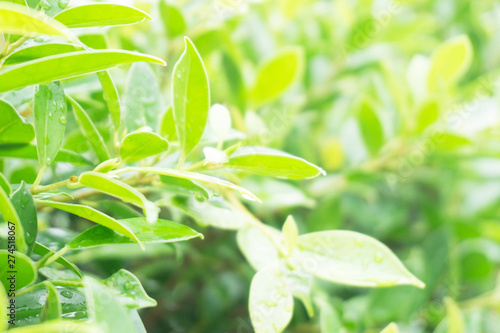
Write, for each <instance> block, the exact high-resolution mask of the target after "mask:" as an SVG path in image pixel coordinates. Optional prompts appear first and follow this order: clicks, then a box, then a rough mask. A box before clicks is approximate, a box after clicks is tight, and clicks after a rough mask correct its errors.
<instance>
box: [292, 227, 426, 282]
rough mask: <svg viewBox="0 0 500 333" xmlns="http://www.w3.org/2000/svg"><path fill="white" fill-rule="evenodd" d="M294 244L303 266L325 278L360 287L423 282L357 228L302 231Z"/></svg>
mask: <svg viewBox="0 0 500 333" xmlns="http://www.w3.org/2000/svg"><path fill="white" fill-rule="evenodd" d="M298 248H299V250H300V251H299V252H298V253H297V255H298V260H299V261H300V264H301V265H302V267H303V269H305V270H306V271H308V272H310V273H311V274H313V275H315V276H317V277H319V278H322V279H325V280H329V281H332V282H336V283H341V284H346V285H352V286H361V287H381V286H393V285H413V286H416V287H419V288H424V286H425V285H424V283H422V282H421V281H420V280H419V279H417V278H416V277H415V276H413V275H412V274H411V273H410V272H409V271H408V270H407V269H406V268H405V267H404V266H403V264H402V263H401V262H400V261H399V259H398V258H397V257H396V256H395V255H394V254H393V253H392V252H391V250H390V249H389V248H388V247H387V246H385V245H384V244H382V243H380V242H379V241H377V240H376V239H374V238H371V237H369V236H366V235H363V234H360V233H357V232H353V231H346V230H335V231H320V232H314V233H310V234H306V235H302V236H299V238H298Z"/></svg>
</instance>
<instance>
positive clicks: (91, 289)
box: [84, 276, 136, 333]
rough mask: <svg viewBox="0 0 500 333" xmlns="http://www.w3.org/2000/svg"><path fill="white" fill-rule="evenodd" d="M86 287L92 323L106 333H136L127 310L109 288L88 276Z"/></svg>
mask: <svg viewBox="0 0 500 333" xmlns="http://www.w3.org/2000/svg"><path fill="white" fill-rule="evenodd" d="M84 285H85V294H86V299H87V304H88V312H89V318H90V320H91V321H93V320H94V321H96V322H97V323H98V324H99V326H100V327H102V328H104V329H105V331H106V332H122V333H136V332H135V330H134V325H133V323H132V321H131V319H130V316H129V315H128V311H127V309H126V308H125V307H124V306H123V305H122V304H121V303H120V302H119V301H118V298H117V297H116V296H115V295H114V294H113V291H112V290H111V289H110V288H109V287H107V286H105V285H104V284H102V283H101V282H98V281H96V280H94V279H93V278H91V277H88V276H86V277H85V278H84Z"/></svg>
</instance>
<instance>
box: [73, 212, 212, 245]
mask: <svg viewBox="0 0 500 333" xmlns="http://www.w3.org/2000/svg"><path fill="white" fill-rule="evenodd" d="M120 223H121V224H122V225H124V226H126V227H127V228H129V229H130V230H132V232H133V233H134V234H135V235H136V236H137V238H138V239H139V240H140V241H141V242H142V243H171V242H179V241H185V240H188V239H192V238H195V237H203V236H202V235H201V234H200V233H198V232H197V231H195V230H193V229H191V228H189V227H187V226H185V225H182V224H180V223H176V222H172V221H168V220H162V219H159V220H158V221H156V223H154V224H150V223H148V222H147V220H146V219H145V218H142V217H138V218H131V219H124V220H120ZM130 243H133V242H132V240H131V239H129V238H127V237H124V236H122V235H120V234H118V233H116V232H114V231H113V230H111V229H109V228H106V227H103V226H95V227H92V228H90V229H88V230H86V231H84V232H83V233H81V234H80V235H78V236H77V237H76V238H74V239H73V240H72V241H70V242H69V243H68V244H67V245H66V246H67V247H69V248H71V249H84V248H89V247H96V246H102V245H111V244H130Z"/></svg>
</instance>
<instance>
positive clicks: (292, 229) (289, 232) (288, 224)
mask: <svg viewBox="0 0 500 333" xmlns="http://www.w3.org/2000/svg"><path fill="white" fill-rule="evenodd" d="M298 236H299V230H298V228H297V224H296V223H295V220H294V218H293V216H292V215H289V216H288V217H287V219H286V221H285V223H284V224H283V243H284V245H285V249H286V250H287V252H288V255H291V254H292V252H293V250H294V249H295V247H296V246H297V237H298Z"/></svg>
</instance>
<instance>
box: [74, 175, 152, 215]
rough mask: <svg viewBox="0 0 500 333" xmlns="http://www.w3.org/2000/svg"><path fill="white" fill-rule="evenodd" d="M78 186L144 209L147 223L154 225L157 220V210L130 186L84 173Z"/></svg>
mask: <svg viewBox="0 0 500 333" xmlns="http://www.w3.org/2000/svg"><path fill="white" fill-rule="evenodd" d="M78 181H79V182H80V184H82V185H84V186H87V187H90V188H93V189H95V190H98V191H100V192H103V193H106V194H109V195H111V196H114V197H116V198H119V199H121V200H122V201H124V202H128V203H131V204H133V205H135V206H138V207H141V208H143V209H144V214H145V215H146V217H147V220H148V221H149V223H154V222H156V220H157V219H158V213H159V211H160V210H159V209H158V207H156V205H155V204H154V203H152V202H151V201H149V200H148V199H146V197H145V196H144V194H142V193H141V192H139V191H137V190H136V189H135V188H133V187H132V186H130V185H128V184H125V183H124V182H122V181H120V180H118V179H114V178H111V177H110V176H108V175H106V174H103V173H99V172H84V173H82V175H81V176H80V177H79V178H78Z"/></svg>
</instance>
